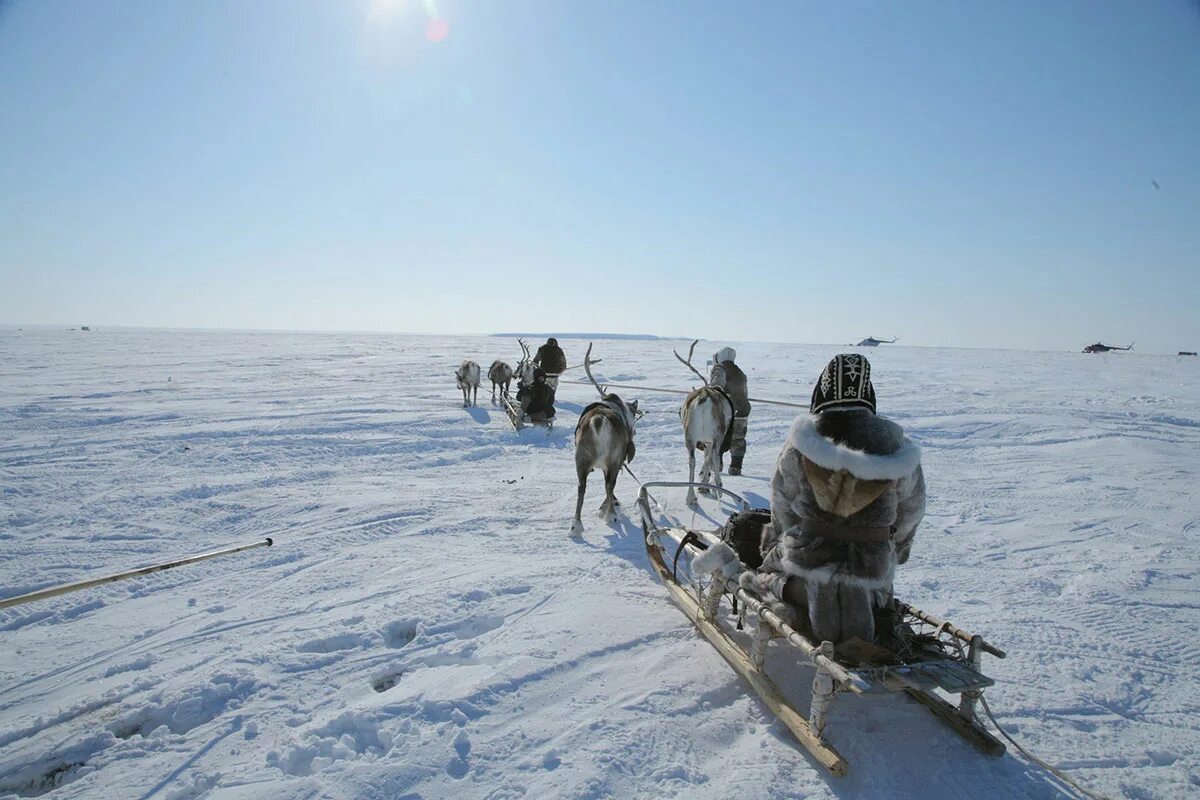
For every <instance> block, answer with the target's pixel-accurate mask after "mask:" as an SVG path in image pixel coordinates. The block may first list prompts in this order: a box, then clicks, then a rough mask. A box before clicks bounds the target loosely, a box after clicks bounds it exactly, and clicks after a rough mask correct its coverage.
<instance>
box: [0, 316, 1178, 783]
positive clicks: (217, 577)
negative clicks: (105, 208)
mask: <svg viewBox="0 0 1200 800" xmlns="http://www.w3.org/2000/svg"><path fill="white" fill-rule="evenodd" d="M564 344H565V346H566V350H567V354H568V358H569V359H570V361H571V363H577V362H578V361H579V360H580V359H581V357H582V354H583V348H584V344H583V343H580V342H578V341H572V340H565V341H564ZM596 346H597V351H598V352H597V355H599V356H600V357H602V358H603V359H604V368H605V369H604V371H605V372H606V374H607V375H608V376H609V378H610V379H612V380H622V381H629V382H648V383H653V384H659V385H663V384H665V385H673V386H678V387H684V386H686V385H687V378H688V375H687V374H686V373H685V372H684V371H683V368H682V367H681V366H680V365H679V364H677V363H676V362H675V361H674V359H673V357H672V356H671V352H670V348H671V343H667V342H642V341H598V342H597V345H596ZM700 349H701V350H702V351H703V352H709V351H710V350H711V349H712V348H711V347H707V346H702V347H701V348H700ZM738 349H739V351H740V352H741V358H740V359H739V361H741V362H742V363H743V364H744V365H745V367H746V369H747V371H748V372H749V375H750V380H751V386H752V389H753V394H755V395H758V396H764V397H775V398H781V399H792V400H796V399H799V400H805V399H807V396H808V393H809V389H810V387H811V383H812V381H813V380H814V379H815V377H816V376H817V374H818V373H819V371H820V368H821V366H822V365H823V364H824V362H825V360H826V359H827V358H828V357H829V356H830V355H831V354H833V353H834V352H836V351H837V348H834V347H830V346H791V345H788V346H785V345H753V344H747V345H739V346H738ZM516 355H517V348H516V344H515V342H511V341H508V340H502V339H491V338H450V337H444V338H433V337H403V336H373V335H318V334H283V333H218V332H166V331H127V330H101V331H95V332H91V333H85V332H81V331H67V330H52V329H26V330H24V331H18V330H16V329H13V328H6V329H0V596H10V595H14V594H18V593H23V592H27V591H31V590H34V589H38V588H41V587H45V586H50V585H54V584H57V583H60V582H66V581H71V580H76V579H80V578H82V577H85V576H94V575H100V574H104V573H107V572H111V571H117V570H120V569H124V568H129V567H134V566H140V565H143V564H147V563H152V562H155V561H158V560H165V559H168V558H172V557H176V556H181V555H186V554H191V553H196V552H200V551H203V550H206V549H210V548H215V547H218V546H224V545H229V544H234V543H240V542H246V541H250V540H254V539H257V538H261V537H264V536H273V537H275V539H276V542H277V544H276V545H275V547H274V548H272V549H269V550H266V549H263V550H255V551H251V552H249V553H245V554H240V555H235V556H230V557H227V558H225V559H221V560H214V561H210V562H206V563H203V564H199V565H195V566H189V567H186V568H183V569H179V570H175V571H171V572H166V573H162V574H158V575H154V576H150V577H146V578H143V579H138V580H131V581H127V582H122V583H118V584H113V585H109V586H106V587H103V588H99V589H93V590H90V591H85V592H81V593H78V594H72V595H67V596H64V597H60V598H57V599H54V600H50V601H45V602H41V603H37V604H35V605H27V606H22V607H18V608H14V609H10V610H6V611H0V654H2V657H0V796H4V797H8V796H15V797H28V796H37V795H42V794H45V795H47V796H51V797H55V798H65V797H81V798H150V797H155V798H171V799H174V800H182V798H192V797H202V796H203V797H214V798H315V797H331V798H407V799H409V800H413V799H415V798H419V797H420V798H439V797H455V798H485V797H486V798H509V797H531V798H533V797H580V798H602V797H619V798H629V797H672V796H681V797H688V798H728V797H769V798H784V797H815V798H822V797H839V798H893V797H921V798H955V799H956V800H957V798H963V797H981V798H982V797H988V798H995V797H1002V798H1007V797H1018V798H1043V797H1053V796H1057V794H1058V791H1057V790H1056V789H1055V787H1054V785H1053V784H1052V783H1050V782H1048V781H1047V779H1046V778H1045V776H1044V774H1043V773H1042V772H1041V771H1040V770H1039V769H1037V768H1035V767H1029V766H1027V765H1025V764H1024V763H1023V762H1022V761H1020V760H1017V759H1015V758H1013V757H1011V756H1007V757H1005V758H1003V759H986V758H984V757H981V756H979V755H977V754H976V753H975V752H974V751H973V750H971V749H970V748H969V747H968V746H967V745H965V744H964V743H962V742H961V741H960V740H958V739H957V738H956V737H954V736H953V735H952V734H951V733H950V732H949V731H947V730H946V729H944V728H942V727H940V726H939V725H938V724H937V723H936V722H935V721H934V720H933V718H932V717H930V716H929V715H928V714H927V713H926V712H925V711H924V710H923V709H921V708H920V707H918V706H917V705H916V704H915V703H913V702H911V701H910V700H907V699H906V698H903V697H899V696H889V697H886V698H884V699H883V700H878V699H875V698H872V699H870V700H865V699H859V698H848V697H845V696H842V697H839V699H838V701H837V703H836V704H835V706H834V713H833V717H832V720H831V723H830V725H831V727H830V738H831V739H832V741H833V743H834V744H835V746H837V747H838V748H839V749H840V750H841V751H842V753H843V754H845V755H846V757H847V758H848V760H849V761H850V763H851V770H852V771H851V774H850V775H849V776H848V777H846V778H842V779H833V778H829V777H827V776H826V775H825V774H823V773H822V772H821V771H819V770H818V769H817V768H816V767H815V766H814V765H813V763H812V762H811V761H810V760H809V759H808V758H807V757H806V755H805V754H804V752H803V751H802V750H801V749H800V748H799V747H798V746H796V745H795V744H794V743H793V741H792V740H791V739H790V738H789V735H788V734H787V732H786V730H784V729H783V728H782V727H781V726H780V725H778V724H777V723H775V722H774V721H773V718H772V717H771V715H770V714H769V713H768V712H767V711H766V709H765V708H764V707H763V706H762V705H761V704H760V703H759V702H757V700H755V699H752V697H751V695H750V694H749V693H748V691H747V689H746V687H745V686H744V685H743V683H742V682H741V681H740V680H738V679H737V678H736V677H734V675H733V673H732V671H731V670H730V669H729V668H728V667H727V666H726V664H725V663H724V662H723V661H722V660H721V658H720V657H719V656H718V655H717V654H716V652H715V651H713V650H712V649H711V648H710V647H709V646H708V645H707V644H706V643H704V642H703V640H701V639H700V638H699V637H698V636H697V635H696V634H695V633H694V631H693V630H692V629H691V628H690V627H689V625H688V624H687V622H686V620H685V618H684V617H683V615H682V614H681V613H680V612H679V611H678V610H676V609H675V608H674V607H673V606H672V605H671V604H670V602H669V601H668V600H667V597H666V593H665V591H664V590H663V588H662V587H661V586H660V585H658V583H657V582H656V581H655V580H654V578H653V577H652V576H651V573H650V571H649V569H648V567H647V565H646V563H645V559H644V554H643V551H642V543H641V539H640V535H639V532H638V530H637V528H636V527H635V524H634V521H633V518H632V516H628V517H625V518H623V519H622V520H621V521H620V522H619V523H618V524H616V525H614V526H612V527H609V526H607V525H605V524H603V522H602V521H600V520H599V519H597V518H596V517H595V516H594V509H595V508H596V506H597V505H598V504H599V502H600V499H601V496H600V493H599V489H600V486H599V481H598V480H593V488H592V490H591V494H590V495H589V497H588V502H587V509H588V513H589V516H587V517H586V518H585V523H586V527H587V530H586V533H585V536H584V538H583V540H582V541H573V540H571V539H570V538H569V536H568V527H569V521H570V515H571V512H572V510H573V499H574V469H573V465H572V443H571V432H572V428H573V424H574V420H575V418H576V415H577V413H578V411H579V410H580V408H581V407H582V404H584V403H586V402H588V401H589V400H590V395H591V393H592V390H591V389H590V388H588V387H580V386H567V385H564V386H563V387H562V388H561V390H560V392H559V397H560V400H561V401H562V402H561V409H562V411H561V416H560V425H559V427H557V428H556V429H555V430H554V431H553V432H552V433H551V434H550V435H549V436H547V435H546V434H545V433H544V432H542V431H537V430H535V431H527V432H524V433H522V434H521V435H517V434H516V433H514V432H513V431H512V430H511V429H510V428H509V426H508V423H507V421H506V420H505V418H504V416H503V414H502V413H500V412H499V411H498V410H496V409H495V408H492V407H490V406H489V405H488V403H487V402H486V400H485V401H484V402H482V403H481V405H480V407H479V408H478V409H472V410H465V409H463V408H461V407H460V402H459V399H458V392H457V390H456V389H455V387H454V380H453V374H452V373H453V370H454V367H455V366H456V365H457V363H458V361H459V360H461V359H462V358H465V357H471V358H474V359H476V360H477V361H479V362H480V363H481V364H482V365H483V366H484V369H485V370H486V368H487V365H488V364H489V363H490V362H491V360H492V359H493V358H496V357H507V358H508V359H510V360H512V361H515V360H516ZM870 357H871V359H872V362H873V365H874V374H875V378H876V388H877V391H878V394H879V397H880V410H881V412H882V413H885V414H888V415H890V416H892V417H894V418H896V419H897V420H899V421H900V422H901V423H903V424H904V425H905V426H906V427H908V429H909V430H910V432H911V434H912V435H913V437H914V438H915V439H916V440H917V441H918V442H919V443H920V444H921V445H922V446H923V447H924V448H925V469H926V476H927V480H928V482H929V489H930V502H929V512H928V516H927V517H926V520H925V522H924V524H923V525H922V527H921V529H920V532H919V534H918V539H917V542H916V546H915V547H914V551H913V552H914V555H913V558H912V560H911V561H910V562H909V564H908V565H906V566H905V567H904V568H902V570H901V571H900V573H899V575H898V584H897V590H898V594H899V595H900V596H902V597H905V598H906V599H909V600H911V601H912V602H914V603H916V604H918V605H920V606H922V607H924V608H926V609H928V610H930V611H932V612H934V613H938V614H941V615H944V616H947V617H949V618H950V619H952V620H954V621H955V622H957V623H958V624H959V625H961V626H963V627H965V628H967V629H968V630H973V631H978V632H980V633H983V634H985V635H986V636H987V637H988V638H989V639H990V640H991V641H994V642H995V643H997V644H998V645H1000V646H1002V647H1005V648H1006V649H1007V650H1008V653H1009V657H1008V659H1007V660H1005V661H999V662H998V661H995V660H989V662H988V671H989V672H990V673H991V674H993V675H994V677H995V678H996V679H997V681H998V685H997V686H996V687H995V688H994V689H992V690H991V691H990V692H989V696H990V698H991V699H992V704H993V708H994V709H995V711H996V712H997V714H998V715H999V717H1000V719H1001V721H1002V722H1003V723H1004V724H1005V725H1006V726H1007V727H1008V728H1009V729H1010V730H1011V731H1012V732H1013V733H1014V734H1015V735H1017V736H1018V738H1020V739H1021V740H1022V741H1024V742H1025V743H1026V744H1027V745H1028V746H1029V747H1030V748H1031V749H1033V750H1034V752H1036V753H1039V754H1041V755H1042V756H1043V757H1045V758H1047V759H1049V760H1050V761H1051V762H1053V763H1056V764H1058V765H1060V766H1062V767H1064V768H1066V769H1068V770H1070V771H1071V773H1072V774H1073V775H1075V776H1076V777H1077V778H1079V779H1080V780H1081V781H1083V782H1085V783H1086V784H1087V785H1090V786H1092V787H1094V788H1096V789H1098V790H1100V791H1103V792H1105V793H1108V794H1110V795H1112V796H1114V797H1125V798H1133V799H1135V800H1142V798H1151V797H1158V798H1174V797H1184V796H1189V795H1190V796H1197V795H1200V687H1198V686H1197V680H1196V678H1197V675H1198V674H1200V645H1197V644H1196V639H1197V623H1198V622H1200V612H1198V611H1197V608H1198V607H1200V596H1198V592H1197V590H1198V589H1200V579H1198V578H1197V568H1198V563H1200V559H1198V556H1200V501H1198V500H1197V499H1196V497H1197V494H1196V486H1197V483H1198V480H1197V479H1198V477H1200V474H1198V473H1200V466H1198V459H1197V454H1198V453H1200V446H1198V445H1200V360H1196V359H1190V360H1188V359H1181V358H1175V357H1166V356H1150V355H1141V354H1138V353H1113V354H1108V355H1101V356H1084V355H1078V354H1068V353H1025V352H1007V351H971V350H931V349H914V348H902V347H882V348H879V349H878V350H874V351H871V352H870ZM625 394H626V395H627V396H631V397H632V396H637V397H639V399H640V400H641V402H642V404H643V407H644V408H646V409H647V410H648V414H647V415H646V417H645V418H644V419H643V421H642V423H641V425H640V428H639V432H638V441H639V448H638V457H637V460H636V461H635V462H634V464H633V467H634V469H635V471H636V472H637V473H638V474H639V475H640V476H641V477H642V478H643V479H651V478H666V479H681V478H683V477H684V476H685V475H686V459H685V454H684V450H683V447H682V437H681V434H680V430H679V422H678V417H677V414H676V411H677V408H678V403H679V400H678V398H676V397H673V396H670V395H662V394H651V393H644V394H641V395H638V394H637V393H632V392H626V393H625ZM792 416H793V414H792V413H791V412H789V411H788V410H787V409H782V408H774V407H769V406H765V405H762V406H759V407H757V408H756V409H755V412H754V415H753V417H752V418H751V424H750V455H749V457H748V459H747V470H746V473H747V474H746V476H745V477H742V478H731V479H729V483H728V485H730V486H731V488H733V489H735V490H736V491H740V492H743V493H744V494H745V495H746V496H747V497H749V498H750V499H751V500H754V501H756V502H762V500H763V497H764V496H765V495H766V494H767V488H766V487H767V480H768V476H769V474H770V471H771V468H772V465H773V462H774V459H775V456H776V454H777V453H778V450H779V447H780V444H781V442H782V440H783V436H784V433H785V431H786V429H787V427H788V425H789V423H790V421H791V419H792ZM618 495H619V497H620V498H621V499H622V500H623V501H624V503H625V505H624V508H625V512H626V514H629V515H632V513H633V508H632V501H633V499H634V496H635V489H634V484H633V483H632V481H631V480H630V479H629V478H628V476H622V478H621V480H620V483H619V484H618ZM668 505H669V508H670V510H671V511H673V512H675V513H677V514H679V515H680V517H681V518H682V519H685V520H688V519H690V514H687V513H685V507H684V505H683V503H682V496H681V495H680V496H676V497H674V498H671V499H670V502H669V503H668ZM781 664H782V662H781V661H780V660H779V655H778V654H776V655H775V656H773V660H772V666H773V667H775V668H777V667H779V666H780V665H781ZM808 680H810V673H809V672H808V671H807V669H805V670H802V671H801V673H800V675H799V678H798V679H797V680H795V681H792V682H790V683H791V684H792V685H793V688H794V689H795V690H796V691H798V692H800V694H801V696H803V693H804V692H805V691H806V690H805V689H804V688H803V686H804V684H805V683H806V682H807V681H808ZM795 687H799V688H795Z"/></svg>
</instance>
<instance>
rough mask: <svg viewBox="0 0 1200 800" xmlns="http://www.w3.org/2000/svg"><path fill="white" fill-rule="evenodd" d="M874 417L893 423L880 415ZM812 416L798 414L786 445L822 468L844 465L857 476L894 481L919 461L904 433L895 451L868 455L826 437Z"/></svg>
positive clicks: (919, 449)
mask: <svg viewBox="0 0 1200 800" xmlns="http://www.w3.org/2000/svg"><path fill="white" fill-rule="evenodd" d="M877 419H879V420H880V421H881V422H886V423H888V424H895V423H891V422H889V421H888V420H885V419H883V418H882V417H879V418H877ZM816 420H817V417H816V416H814V415H811V414H809V415H803V416H800V417H798V418H797V419H796V422H795V423H794V424H793V425H792V430H791V433H789V434H788V446H789V447H794V448H795V449H796V450H798V451H800V453H801V455H804V456H805V457H807V458H808V459H809V460H810V461H812V462H813V463H815V464H817V465H818V466H821V467H824V468H825V469H829V470H834V471H837V470H841V469H844V470H846V471H847V472H849V473H850V474H851V475H853V476H854V477H856V478H858V479H860V480H867V481H881V480H888V481H896V480H900V479H901V478H904V477H907V476H908V475H910V474H912V471H913V470H915V469H916V468H917V467H918V466H920V464H921V448H920V447H918V446H917V445H916V444H914V443H913V442H912V440H910V439H909V438H908V437H905V438H904V443H903V444H902V445H901V446H900V449H899V450H897V451H896V452H894V453H892V454H890V455H886V456H885V455H872V454H870V453H865V452H863V451H862V450H854V449H852V448H849V447H846V446H845V445H842V444H838V443H837V442H834V441H832V440H830V439H826V438H825V437H824V436H822V435H821V434H819V433H818V432H817V423H816Z"/></svg>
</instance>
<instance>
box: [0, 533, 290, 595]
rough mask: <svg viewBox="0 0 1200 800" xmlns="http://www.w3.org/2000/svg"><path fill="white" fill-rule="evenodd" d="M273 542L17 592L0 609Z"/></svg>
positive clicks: (227, 548)
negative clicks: (32, 590) (47, 587)
mask: <svg viewBox="0 0 1200 800" xmlns="http://www.w3.org/2000/svg"><path fill="white" fill-rule="evenodd" d="M274 543H275V542H274V540H272V539H271V538H270V537H269V536H268V537H267V538H266V539H262V540H261V541H257V542H253V543H251V544H241V545H237V546H235V547H226V548H224V549H222V550H213V551H212V552H209V553H200V554H199V555H195V556H188V557H187V558H181V559H178V560H176V561H168V562H166V563H164V564H151V565H150V566H148V567H140V568H138V569H131V570H129V571H128V572H118V573H117V574H116V575H106V576H104V577H103V578H92V579H91V580H86V581H78V582H76V583H65V584H63V585H62V586H52V587H50V588H49V589H39V590H38V591H36V592H30V593H29V594H19V595H17V596H16V597H9V598H6V599H4V600H0V609H3V608H11V607H13V606H19V605H22V604H24V603H32V602H33V601H35V600H45V599H46V598H49V597H57V596H59V595H60V594H68V593H70V592H78V591H80V590H82V589H90V588H92V587H93V586H103V585H104V584H106V583H116V582H117V581H122V580H125V579H126V578H135V577H137V576H139V575H149V574H151V573H153V572H162V571H163V570H168V569H174V568H175V567H182V566H184V565H185V564H195V563H196V562H197V561H207V560H208V559H210V558H216V557H217V556H227V555H231V554H233V553H240V552H242V551H243V550H253V549H254V548H256V547H270V546H271V545H273V544H274Z"/></svg>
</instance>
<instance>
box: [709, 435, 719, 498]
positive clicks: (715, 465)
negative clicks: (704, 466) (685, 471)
mask: <svg viewBox="0 0 1200 800" xmlns="http://www.w3.org/2000/svg"><path fill="white" fill-rule="evenodd" d="M711 455H712V463H711V464H710V465H709V469H708V472H709V480H711V481H712V482H713V485H714V486H721V485H722V484H721V465H720V459H721V443H720V442H715V443H714V444H713V446H712V453H711ZM718 494H719V493H718Z"/></svg>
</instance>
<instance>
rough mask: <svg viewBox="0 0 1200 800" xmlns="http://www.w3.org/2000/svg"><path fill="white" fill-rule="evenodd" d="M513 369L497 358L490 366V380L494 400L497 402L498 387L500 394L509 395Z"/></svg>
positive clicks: (502, 395)
mask: <svg viewBox="0 0 1200 800" xmlns="http://www.w3.org/2000/svg"><path fill="white" fill-rule="evenodd" d="M512 377H513V369H512V367H510V366H509V365H508V364H506V363H504V362H503V361H501V360H499V359H496V360H495V361H493V362H492V366H491V367H489V368H488V380H489V381H491V382H492V402H493V403H495V402H496V387H499V388H500V396H501V397H508V385H509V384H510V383H512Z"/></svg>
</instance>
